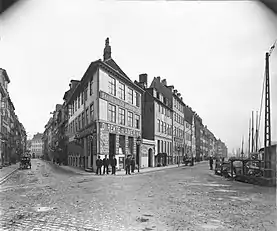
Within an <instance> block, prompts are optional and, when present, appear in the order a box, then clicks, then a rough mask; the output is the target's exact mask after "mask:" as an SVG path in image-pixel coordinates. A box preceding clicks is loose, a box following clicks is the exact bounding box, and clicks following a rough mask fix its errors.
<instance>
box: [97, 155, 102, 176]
mask: <svg viewBox="0 0 277 231" xmlns="http://www.w3.org/2000/svg"><path fill="white" fill-rule="evenodd" d="M96 167H97V168H96V174H97V175H98V173H99V174H100V175H101V167H102V160H101V158H100V156H98V159H97V160H96Z"/></svg>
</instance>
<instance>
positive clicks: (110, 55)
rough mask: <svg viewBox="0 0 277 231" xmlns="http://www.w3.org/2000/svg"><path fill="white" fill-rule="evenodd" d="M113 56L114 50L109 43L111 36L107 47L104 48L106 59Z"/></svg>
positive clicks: (107, 40) (107, 41)
mask: <svg viewBox="0 0 277 231" xmlns="http://www.w3.org/2000/svg"><path fill="white" fill-rule="evenodd" d="M111 57H112V50H111V46H110V44H109V38H107V39H106V44H105V48H104V61H106V60H108V59H110V58H111Z"/></svg>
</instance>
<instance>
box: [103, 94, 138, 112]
mask: <svg viewBox="0 0 277 231" xmlns="http://www.w3.org/2000/svg"><path fill="white" fill-rule="evenodd" d="M99 97H100V98H101V99H103V100H106V101H108V102H111V103H114V104H116V105H118V106H120V107H123V108H126V109H128V110H130V111H133V112H135V113H137V114H141V110H140V108H137V107H135V106H132V105H130V104H128V103H126V102H124V101H122V100H120V99H117V98H115V97H113V96H111V95H109V94H107V93H106V92H103V91H100V92H99Z"/></svg>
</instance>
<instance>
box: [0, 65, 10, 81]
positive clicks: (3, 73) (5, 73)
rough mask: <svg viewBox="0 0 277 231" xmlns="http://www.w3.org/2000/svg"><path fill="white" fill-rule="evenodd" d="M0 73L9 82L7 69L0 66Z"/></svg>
mask: <svg viewBox="0 0 277 231" xmlns="http://www.w3.org/2000/svg"><path fill="white" fill-rule="evenodd" d="M0 74H2V75H3V76H4V77H5V80H6V81H7V82H8V83H10V79H9V76H8V74H7V71H6V70H5V69H3V68H0Z"/></svg>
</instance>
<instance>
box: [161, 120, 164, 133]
mask: <svg viewBox="0 0 277 231" xmlns="http://www.w3.org/2000/svg"><path fill="white" fill-rule="evenodd" d="M161 132H162V133H163V132H164V122H163V121H161Z"/></svg>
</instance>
